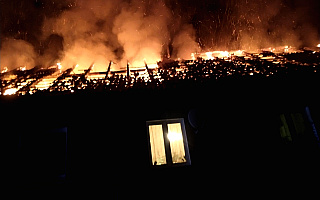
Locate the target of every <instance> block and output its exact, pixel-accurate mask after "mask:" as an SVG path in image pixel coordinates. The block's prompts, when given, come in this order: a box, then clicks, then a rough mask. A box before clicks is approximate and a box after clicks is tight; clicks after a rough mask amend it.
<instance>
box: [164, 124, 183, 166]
mask: <svg viewBox="0 0 320 200" xmlns="http://www.w3.org/2000/svg"><path fill="white" fill-rule="evenodd" d="M168 139H169V141H170V149H171V156H172V162H173V163H184V162H186V158H185V150H184V144H183V136H182V130H181V124H180V123H172V124H168Z"/></svg>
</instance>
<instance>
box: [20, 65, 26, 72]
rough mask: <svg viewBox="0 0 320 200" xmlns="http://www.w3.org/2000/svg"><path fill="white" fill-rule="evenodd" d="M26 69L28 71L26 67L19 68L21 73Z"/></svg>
mask: <svg viewBox="0 0 320 200" xmlns="http://www.w3.org/2000/svg"><path fill="white" fill-rule="evenodd" d="M26 69H27V67H26V66H24V67H19V70H20V71H26Z"/></svg>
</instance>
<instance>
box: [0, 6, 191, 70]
mask: <svg viewBox="0 0 320 200" xmlns="http://www.w3.org/2000/svg"><path fill="white" fill-rule="evenodd" d="M15 4H17V5H19V6H15ZM176 6H177V5H176ZM10 9H13V10H14V12H13V13H17V16H16V19H15V20H12V19H10V17H8V16H9V15H8V16H7V15H5V16H3V17H4V18H5V19H6V20H5V24H7V25H4V26H5V27H4V28H3V30H4V31H2V33H1V37H2V38H3V37H4V38H7V37H8V35H12V33H11V32H12V30H9V28H10V27H9V25H8V24H12V23H19V24H20V26H21V23H26V24H25V25H26V26H27V25H28V24H29V23H30V24H31V23H32V22H34V21H36V22H37V25H33V27H35V29H36V30H32V29H31V30H29V29H28V28H26V29H25V30H24V31H23V32H22V33H21V30H19V34H18V35H15V36H14V37H15V38H19V39H20V40H24V41H20V42H23V45H25V46H28V51H26V52H24V53H25V54H24V55H25V56H24V57H23V59H24V60H26V59H27V57H26V56H27V55H29V57H28V59H29V60H32V61H33V64H34V65H40V66H43V67H47V66H50V65H54V64H56V63H57V62H60V63H61V64H62V66H63V67H65V68H69V67H72V66H75V65H78V66H79V67H78V68H77V69H78V70H79V71H83V69H87V68H88V67H89V66H90V65H91V64H92V63H94V70H95V71H103V70H106V67H107V65H108V63H109V61H113V62H114V63H116V65H113V69H115V68H117V69H120V68H124V67H126V64H127V62H129V63H130V65H131V67H141V66H144V61H146V62H147V63H156V62H157V61H160V60H161V58H162V56H163V55H164V54H167V53H168V52H167V49H169V47H172V48H173V49H171V52H169V54H172V55H177V56H179V57H181V58H189V57H190V55H191V53H192V52H193V50H194V49H193V48H190V47H189V45H190V46H191V47H193V46H195V32H194V30H193V28H192V25H190V24H189V23H188V22H183V23H182V21H181V19H176V16H175V14H174V13H173V12H172V10H171V9H169V8H168V6H167V4H166V2H165V1H164V0H156V1H153V0H131V1H130V0H114V1H103V0H92V1H87V0H68V1H62V0H61V1H57V0H56V1H49V0H48V1H47V0H37V1H34V2H33V4H32V1H31V2H30V1H21V2H20V3H19V1H14V2H13V3H11V4H10ZM24 10H27V11H32V12H33V14H31V16H33V17H31V18H30V19H29V20H27V19H25V20H21V19H22V18H23V17H25V16H26V15H27V13H23V12H24ZM8 13H9V12H8ZM34 13H36V14H34ZM37 17H38V18H39V19H38V20H36V19H37ZM20 26H19V28H18V29H21V27H20ZM180 27H181V28H180ZM186 27H187V28H186ZM176 30H179V31H176ZM30 35H31V37H30ZM12 41H13V40H8V41H7V42H1V52H3V53H2V57H3V56H5V57H6V58H4V59H3V60H4V61H5V60H7V61H6V63H7V62H10V63H11V65H10V66H9V68H14V64H15V63H14V62H13V61H10V59H11V58H13V57H12V56H8V54H10V55H11V54H13V55H14V56H16V57H17V56H20V55H21V53H20V52H21V51H20V50H19V51H18V50H10V52H8V49H17V45H16V42H12ZM182 41H185V42H188V43H189V42H190V44H189V45H187V44H182ZM10 46H12V47H10ZM32 46H33V47H34V48H33V49H34V51H31V52H30V47H32ZM21 48H23V47H21ZM31 49H32V48H31ZM21 59H22V57H21V58H20V60H21ZM3 63H4V62H3ZM28 65H32V64H31V63H30V62H29V63H28ZM1 66H3V64H1Z"/></svg>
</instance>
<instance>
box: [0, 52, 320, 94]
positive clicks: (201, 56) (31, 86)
mask: <svg viewBox="0 0 320 200" xmlns="http://www.w3.org/2000/svg"><path fill="white" fill-rule="evenodd" d="M274 49H276V48H273V49H272V50H274ZM288 51H289V48H288V47H286V46H285V47H283V52H282V53H275V52H273V51H265V50H261V52H260V53H248V52H245V51H241V50H238V51H230V52H229V51H212V52H205V53H192V57H193V59H190V60H163V61H159V62H158V63H157V65H154V64H153V65H148V64H147V62H146V61H144V63H145V66H144V67H133V68H131V67H132V66H130V64H129V63H127V68H126V69H124V70H114V69H113V67H114V66H115V65H116V64H115V63H113V62H112V61H110V62H109V65H108V67H106V68H107V70H106V71H101V72H95V71H93V68H94V63H92V64H91V65H90V66H89V68H88V69H86V70H83V71H82V72H80V73H75V72H74V70H75V68H76V67H77V65H76V66H74V67H72V68H68V69H66V70H64V71H63V70H61V68H62V66H61V64H60V63H57V64H56V65H55V66H52V67H49V68H47V69H43V68H37V67H35V68H32V69H30V70H26V69H24V68H18V69H16V70H12V71H6V72H3V73H1V94H2V95H14V94H15V95H30V94H35V93H38V92H66V93H73V92H77V91H83V90H98V91H122V90H126V89H130V88H144V87H145V88H163V87H167V86H168V85H172V84H173V83H174V84H179V83H181V84H183V83H186V82H189V83H190V81H191V82H193V83H194V84H196V83H199V82H206V81H216V80H220V79H221V78H225V77H228V76H260V77H271V76H275V75H279V74H280V75H283V74H288V73H290V72H292V71H301V72H308V73H320V53H319V51H302V50H300V51H296V50H293V48H290V52H288ZM78 72H79V71H78Z"/></svg>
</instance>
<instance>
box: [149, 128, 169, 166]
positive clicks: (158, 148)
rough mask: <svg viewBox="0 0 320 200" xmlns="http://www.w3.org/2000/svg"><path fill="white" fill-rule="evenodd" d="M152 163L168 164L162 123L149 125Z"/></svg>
mask: <svg viewBox="0 0 320 200" xmlns="http://www.w3.org/2000/svg"><path fill="white" fill-rule="evenodd" d="M149 135H150V144H151V154H152V164H153V165H164V164H167V160H166V152H165V146H164V139H163V130H162V125H161V124H160V125H149Z"/></svg>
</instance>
